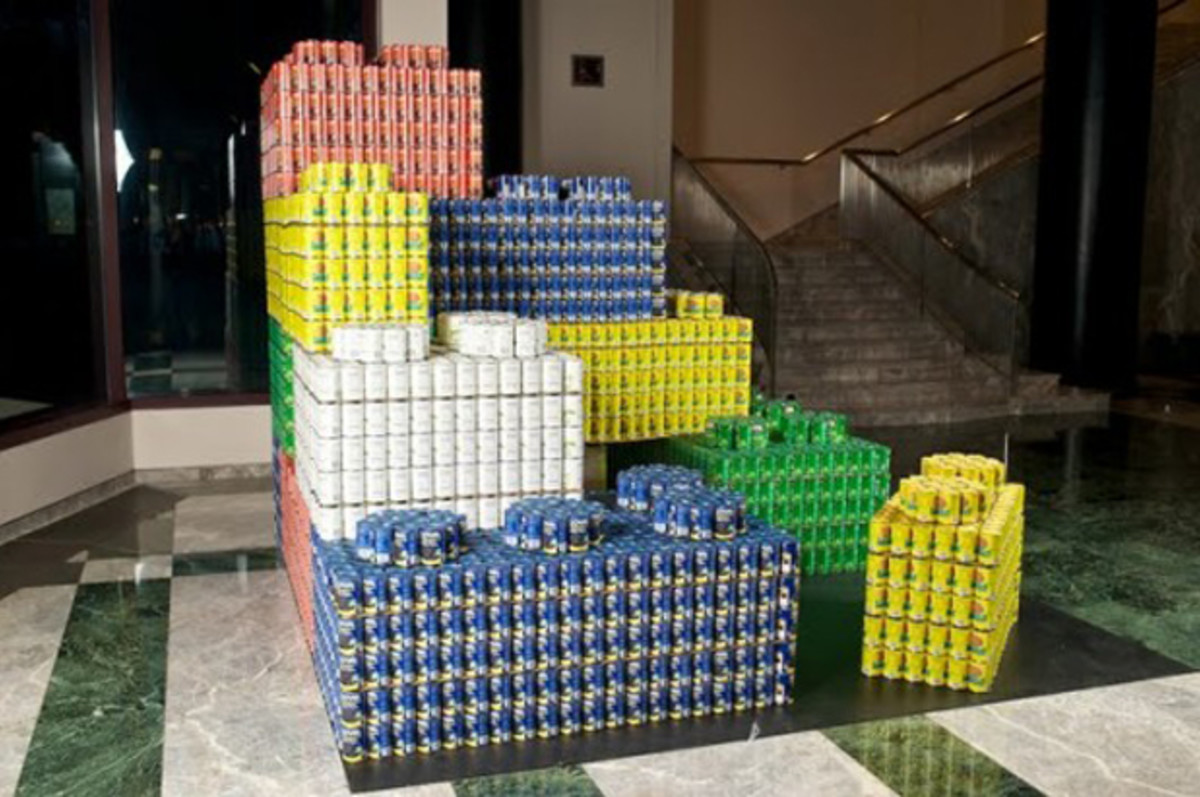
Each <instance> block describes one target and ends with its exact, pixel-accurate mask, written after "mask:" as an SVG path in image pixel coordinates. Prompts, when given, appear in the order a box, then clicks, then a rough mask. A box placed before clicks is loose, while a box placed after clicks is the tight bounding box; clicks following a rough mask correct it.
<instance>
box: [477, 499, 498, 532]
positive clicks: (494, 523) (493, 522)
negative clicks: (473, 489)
mask: <svg viewBox="0 0 1200 797" xmlns="http://www.w3.org/2000/svg"><path fill="white" fill-rule="evenodd" d="M479 528H481V529H484V530H491V529H498V528H500V500H499V499H498V498H496V496H494V495H487V496H484V497H482V498H480V499H479Z"/></svg>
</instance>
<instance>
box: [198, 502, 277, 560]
mask: <svg viewBox="0 0 1200 797" xmlns="http://www.w3.org/2000/svg"><path fill="white" fill-rule="evenodd" d="M274 512H275V510H274V504H273V503H272V498H271V494H270V493H269V492H262V493H235V494H232V495H202V496H193V497H191V498H185V499H183V500H182V501H180V502H179V503H178V504H176V506H175V552H176V553H195V552H197V551H230V550H236V549H239V548H264V547H267V546H271V545H274V544H275V515H274Z"/></svg>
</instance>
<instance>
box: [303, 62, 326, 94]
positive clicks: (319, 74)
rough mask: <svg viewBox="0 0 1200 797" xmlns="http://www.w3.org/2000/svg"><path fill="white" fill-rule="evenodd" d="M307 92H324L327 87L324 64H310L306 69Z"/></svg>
mask: <svg viewBox="0 0 1200 797" xmlns="http://www.w3.org/2000/svg"><path fill="white" fill-rule="evenodd" d="M308 79H309V81H310V82H309V87H308V90H309V91H312V92H324V91H325V90H326V89H327V88H328V87H329V83H328V79H327V77H326V75H325V64H312V65H311V66H309V67H308Z"/></svg>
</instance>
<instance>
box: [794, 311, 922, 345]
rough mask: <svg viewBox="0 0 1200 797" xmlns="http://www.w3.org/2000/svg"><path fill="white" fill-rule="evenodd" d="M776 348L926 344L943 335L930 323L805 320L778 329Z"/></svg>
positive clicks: (918, 320) (917, 320)
mask: <svg viewBox="0 0 1200 797" xmlns="http://www.w3.org/2000/svg"><path fill="white" fill-rule="evenodd" d="M778 335H779V341H778V343H777V346H778V347H780V349H782V348H783V347H785V346H803V345H804V344H806V343H822V342H825V343H845V342H849V341H865V340H879V339H885V340H896V339H899V338H903V339H904V340H908V341H911V342H913V343H928V342H932V341H939V340H944V339H945V333H944V332H943V331H942V329H941V328H940V327H938V326H937V325H936V324H935V323H933V322H932V321H927V320H925V319H919V318H917V319H904V320H901V321H837V320H828V319H809V320H807V321H799V322H795V323H791V324H787V325H786V326H784V325H781V326H780V328H779V330H778Z"/></svg>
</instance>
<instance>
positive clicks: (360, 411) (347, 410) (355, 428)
mask: <svg viewBox="0 0 1200 797" xmlns="http://www.w3.org/2000/svg"><path fill="white" fill-rule="evenodd" d="M339 406H341V409H342V437H362V436H363V432H364V431H365V430H366V412H365V409H364V407H363V403H362V402H361V401H348V402H346V403H345V404H341V405H339Z"/></svg>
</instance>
